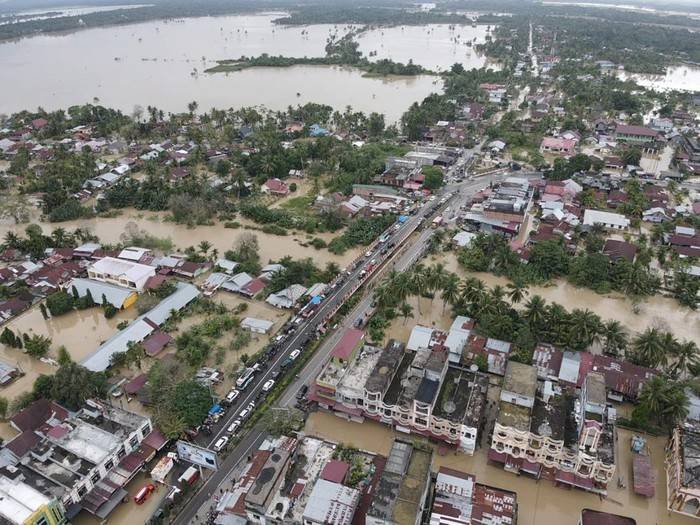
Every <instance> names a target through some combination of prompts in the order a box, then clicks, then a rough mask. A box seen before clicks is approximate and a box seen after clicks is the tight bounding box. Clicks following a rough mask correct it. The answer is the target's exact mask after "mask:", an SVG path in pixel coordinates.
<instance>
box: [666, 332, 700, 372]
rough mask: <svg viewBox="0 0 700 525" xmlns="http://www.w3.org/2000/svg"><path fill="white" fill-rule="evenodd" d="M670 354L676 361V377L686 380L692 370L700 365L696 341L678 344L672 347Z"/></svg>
mask: <svg viewBox="0 0 700 525" xmlns="http://www.w3.org/2000/svg"><path fill="white" fill-rule="evenodd" d="M670 353H671V355H672V356H673V358H674V359H675V362H674V363H673V367H672V372H673V374H674V375H675V376H676V377H681V378H685V377H686V376H687V374H688V373H689V372H690V371H691V370H694V369H696V368H697V367H698V365H700V356H699V355H698V347H697V345H696V344H695V342H694V341H683V342H682V343H678V342H676V344H673V345H671V348H670Z"/></svg>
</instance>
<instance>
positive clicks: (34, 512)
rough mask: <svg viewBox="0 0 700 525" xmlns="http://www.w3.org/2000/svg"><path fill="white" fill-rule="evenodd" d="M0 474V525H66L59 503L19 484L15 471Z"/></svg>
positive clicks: (10, 470)
mask: <svg viewBox="0 0 700 525" xmlns="http://www.w3.org/2000/svg"><path fill="white" fill-rule="evenodd" d="M2 471H4V472H2ZM0 472H2V473H0V522H1V523H3V525H66V524H67V523H68V520H67V519H66V515H65V509H64V508H63V504H62V503H61V502H60V501H58V500H56V498H53V497H49V496H46V495H45V494H43V493H41V492H40V491H38V490H37V489H35V488H34V487H32V486H30V485H28V484H27V483H25V482H24V481H22V477H21V475H20V474H19V471H18V470H17V469H15V468H14V467H6V468H3V469H0Z"/></svg>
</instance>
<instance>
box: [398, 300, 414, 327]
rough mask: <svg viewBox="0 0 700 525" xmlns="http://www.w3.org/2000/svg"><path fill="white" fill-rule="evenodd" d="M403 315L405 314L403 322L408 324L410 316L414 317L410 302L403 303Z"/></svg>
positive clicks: (400, 309) (401, 308)
mask: <svg viewBox="0 0 700 525" xmlns="http://www.w3.org/2000/svg"><path fill="white" fill-rule="evenodd" d="M399 311H400V312H401V315H403V324H404V325H405V324H406V321H408V318H409V317H413V307H412V306H411V305H410V304H408V303H401V306H400V308H399Z"/></svg>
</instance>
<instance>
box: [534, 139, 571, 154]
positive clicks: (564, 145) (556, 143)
mask: <svg viewBox="0 0 700 525" xmlns="http://www.w3.org/2000/svg"><path fill="white" fill-rule="evenodd" d="M540 146H541V147H543V148H549V149H559V150H566V151H570V150H573V149H574V148H575V147H576V141H575V140H573V139H565V138H561V137H544V138H543V139H542V143H541V144H540Z"/></svg>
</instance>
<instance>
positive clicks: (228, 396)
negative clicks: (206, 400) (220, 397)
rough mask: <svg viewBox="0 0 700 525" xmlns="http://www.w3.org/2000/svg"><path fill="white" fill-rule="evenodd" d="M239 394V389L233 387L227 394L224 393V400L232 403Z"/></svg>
mask: <svg viewBox="0 0 700 525" xmlns="http://www.w3.org/2000/svg"><path fill="white" fill-rule="evenodd" d="M240 395H241V392H240V390H236V389H235V388H234V389H233V390H231V391H230V392H229V393H228V394H226V398H225V400H226V402H227V403H229V404H231V403H233V402H234V401H235V400H236V399H238V396H240Z"/></svg>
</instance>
